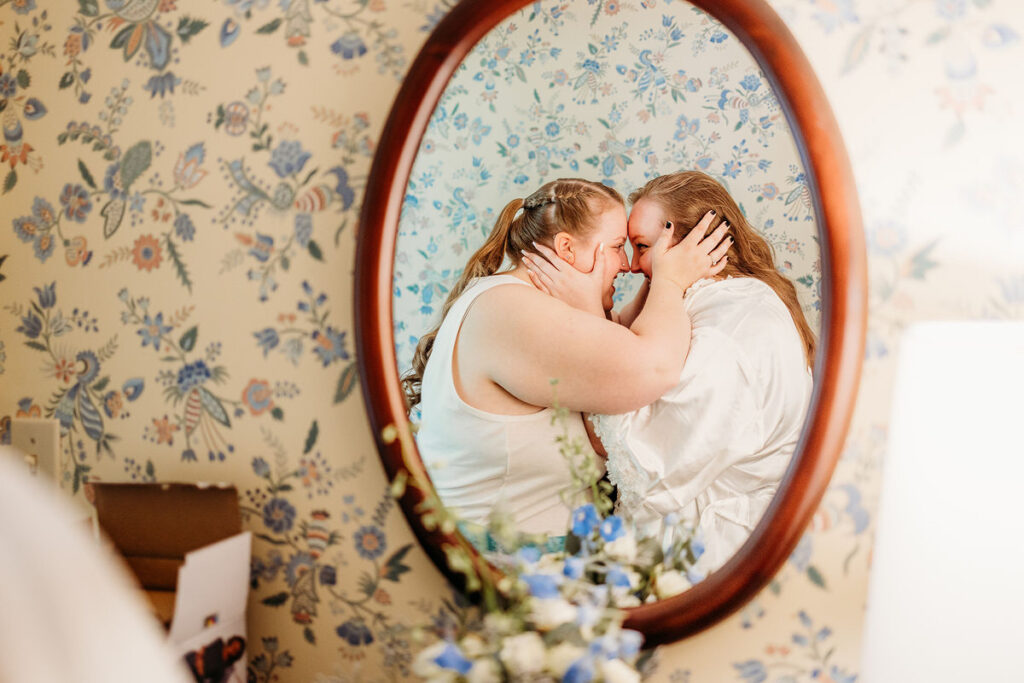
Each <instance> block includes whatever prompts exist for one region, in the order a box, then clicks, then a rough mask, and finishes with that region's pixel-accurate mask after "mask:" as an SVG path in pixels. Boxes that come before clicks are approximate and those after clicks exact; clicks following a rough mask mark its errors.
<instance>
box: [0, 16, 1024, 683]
mask: <svg viewBox="0 0 1024 683" xmlns="http://www.w3.org/2000/svg"><path fill="white" fill-rule="evenodd" d="M580 4H582V2H581V3H580ZM641 4H644V5H652V4H653V5H656V7H657V8H658V9H659V10H660V11H663V12H664V13H666V14H672V13H676V12H685V11H688V10H686V9H685V8H684V7H685V6H684V5H683V3H681V2H666V1H665V0H627V1H623V2H617V1H616V0H593V1H592V2H588V3H587V11H592V12H604V13H607V14H614V13H616V12H618V13H619V15H621V16H623V17H629V16H630V14H631V13H632V12H636V11H639V10H640V9H641V8H640V5H641ZM771 4H772V5H773V7H775V9H776V10H777V11H778V12H779V13H780V14H781V15H782V17H783V19H784V20H785V21H786V22H787V24H788V25H789V26H790V28H791V30H792V31H793V32H794V34H795V35H796V37H797V39H798V41H799V42H800V44H801V45H802V46H803V48H804V50H805V51H806V52H807V54H808V56H809V57H810V61H811V63H812V64H813V65H814V67H815V69H816V71H817V73H818V75H819V78H820V79H821V81H822V82H823V85H824V87H825V90H826V92H827V94H828V97H829V99H830V101H831V103H832V106H833V109H834V111H835V114H836V117H837V118H838V120H839V124H840V127H841V129H842V131H843V134H844V137H845V140H846V144H847V146H848V149H849V152H850V156H851V159H852V162H853V167H854V172H855V175H856V178H857V182H858V187H859V191H860V197H861V203H862V207H863V212H864V218H865V229H866V232H867V235H866V237H867V241H868V248H869V259H870V264H869V269H870V283H871V284H870V307H871V313H870V320H869V330H868V349H867V357H866V365H865V371H864V377H863V380H862V385H861V390H860V397H859V401H858V408H857V411H856V415H855V419H854V423H853V426H852V428H851V431H850V436H849V438H848V442H847V446H846V449H845V452H844V455H843V459H842V462H841V463H840V465H839V468H838V470H837V472H836V476H835V477H834V479H833V482H832V485H831V487H830V489H829V491H828V493H827V494H826V497H825V500H824V502H823V504H822V506H821V508H820V510H819V512H818V514H817V515H816V517H815V520H814V523H813V525H812V527H811V529H810V530H809V531H808V533H807V534H806V536H805V537H804V539H803V541H802V542H801V544H800V546H799V547H798V548H797V550H796V551H795V552H794V553H793V555H792V557H791V558H790V561H789V562H788V563H787V566H786V567H785V568H784V569H783V570H782V571H781V572H780V573H779V574H778V575H777V576H776V577H775V579H774V581H773V582H772V584H771V586H770V587H769V588H768V589H766V590H765V591H764V592H762V593H761V594H760V595H759V596H758V597H757V599H756V600H755V601H754V602H752V603H751V604H750V605H748V606H747V607H746V608H745V609H743V610H742V611H741V612H740V613H738V614H737V615H735V616H733V617H732V618H730V619H728V620H726V621H725V622H724V623H722V624H720V625H718V626H716V627H714V628H712V629H711V630H709V631H707V632H705V633H703V634H701V635H699V636H697V637H695V638H692V639H690V640H687V641H685V642H683V643H679V644H676V645H673V646H671V647H668V648H665V649H664V650H663V651H662V653H661V658H660V664H659V668H658V673H657V675H656V678H657V679H658V680H666V681H673V682H681V681H694V682H697V681H728V680H736V681H751V682H754V681H811V680H818V681H821V680H833V681H852V680H855V679H856V677H857V672H858V659H859V650H860V643H861V633H860V631H861V624H862V619H863V609H864V600H865V595H866V584H867V578H868V571H869V567H870V546H871V537H872V533H873V528H874V524H875V522H876V520H875V518H874V511H875V507H876V502H877V498H878V487H879V479H880V467H881V461H882V458H883V455H884V450H885V441H886V434H887V426H888V408H889V394H890V385H891V380H892V376H893V370H894V367H895V363H896V361H897V359H898V355H899V349H898V339H899V333H900V331H901V330H902V328H903V327H905V326H906V325H907V324H908V323H909V322H912V321H915V320H923V319H936V318H942V319H951V318H1021V317H1024V216H1022V201H1021V200H1020V196H1021V194H1022V190H1024V161H1022V159H1024V154H1022V152H1024V149H1021V147H1022V144H1021V136H1020V134H1019V132H1018V131H1017V130H1016V126H1015V125H1014V124H1016V119H1017V117H1019V115H1020V113H1021V111H1022V107H1021V105H1022V100H1024V96H1022V94H1021V88H1020V85H1019V75H1018V74H1019V68H1020V66H1019V65H1020V63H1021V58H1022V56H1024V49H1022V46H1021V33H1022V31H1024V16H1022V15H1024V10H1022V9H1021V8H1020V6H1019V4H1017V3H1016V2H1014V1H1013V0H907V1H903V2H900V1H898V0H897V1H896V2H889V1H885V2H883V1H882V0H821V1H820V2H819V1H813V0H773V1H772V3H771ZM445 10H446V6H445V5H444V4H443V3H440V4H439V3H435V2H424V1H422V0H357V1H355V2H348V1H345V0H330V1H329V2H314V1H313V0H278V1H275V2H270V0H222V1H221V2H212V1H211V2H204V3H197V2H186V1H185V0H104V1H102V2H98V1H97V0H80V1H79V2H78V3H77V4H75V3H71V2H57V1H56V0H7V1H6V2H3V0H0V69H2V72H0V103H2V104H0V106H2V107H3V110H2V111H0V124H2V134H3V140H2V141H0V183H2V187H0V190H3V193H2V194H0V259H2V261H0V274H2V275H3V276H4V279H3V280H2V281H0V298H2V302H3V310H2V311H0V367H2V374H0V414H2V415H11V416H14V415H17V414H19V413H25V414H47V415H53V416H55V417H57V418H58V419H61V420H62V423H63V424H64V425H66V428H67V430H68V436H67V438H66V439H65V440H64V443H65V446H66V450H67V453H66V456H65V472H66V482H65V484H66V487H67V488H68V489H69V490H72V489H74V488H75V485H76V483H79V482H80V481H81V479H82V478H83V477H90V478H101V479H105V480H126V479H137V480H138V479H182V480H211V479H214V480H228V481H232V482H234V483H236V484H237V485H238V487H239V489H240V492H241V494H242V504H243V507H244V508H245V509H246V524H247V526H248V528H250V529H252V530H253V531H254V532H255V533H256V534H257V536H258V540H257V542H256V544H255V547H254V566H253V581H252V585H253V590H252V601H251V610H250V614H251V618H250V635H251V642H250V679H251V680H254V681H267V680H280V681H317V682H319V683H326V682H327V681H348V680H360V681H363V680H391V679H400V678H403V677H405V676H407V675H408V666H409V661H410V658H411V656H412V654H413V653H414V652H415V650H416V645H415V643H413V642H411V640H410V638H409V633H408V627H410V626H413V625H417V624H427V625H429V624H431V623H433V622H437V621H440V620H444V619H446V618H450V617H449V614H450V613H449V611H448V608H447V607H446V602H445V599H444V596H446V595H448V594H449V591H448V589H447V588H446V586H445V584H444V582H443V580H442V579H441V578H440V576H439V575H438V573H437V572H436V571H435V570H434V569H433V567H432V566H431V565H430V564H429V562H428V561H427V560H426V558H425V556H424V555H423V554H422V552H421V551H419V550H418V549H417V548H416V547H415V545H414V543H413V538H412V536H411V534H410V533H409V531H408V529H407V527H406V526H405V523H404V521H403V520H402V518H401V515H400V514H399V513H398V512H397V511H396V510H395V509H394V507H393V505H391V503H390V501H389V499H388V498H387V497H386V495H385V480H384V476H383V472H382V470H381V468H380V467H379V466H378V465H377V463H376V460H375V457H376V456H375V451H374V448H373V443H372V440H371V435H370V434H369V430H368V428H367V426H366V419H365V414H364V410H363V406H362V402H361V399H360V397H359V396H358V387H357V383H356V382H355V381H354V380H355V376H354V370H353V368H354V359H353V358H352V350H353V345H352V342H351V338H350V337H351V334H352V301H351V297H352V284H351V283H352V279H351V272H352V268H353V261H352V259H353V256H354V246H355V240H356V239H358V236H357V231H356V229H355V222H356V216H357V214H358V208H359V207H358V204H359V200H360V197H361V191H362V189H363V187H364V184H365V179H366V174H367V172H368V169H369V165H370V160H371V158H372V155H373V151H374V147H375V142H376V138H377V136H378V134H379V131H380V128H381V126H382V124H383V121H384V119H385V118H386V115H387V112H388V109H389V107H390V104H391V100H392V98H393V96H394V94H395V92H396V90H397V87H398V84H399V82H400V79H401V76H402V73H403V72H404V70H405V69H406V68H407V66H408V63H409V61H410V60H411V59H412V57H413V56H414V55H415V52H416V50H417V49H418V48H419V46H420V45H421V44H422V42H423V40H424V39H425V37H426V35H427V32H428V31H429V30H430V28H431V27H432V26H433V25H434V23H436V21H437V20H438V18H439V17H440V16H442V14H443V13H444V11H445ZM965 460H969V454H965ZM961 540H962V539H955V542H959V541H961ZM71 571H73V568H69V572H71ZM911 627H912V624H908V628H911Z"/></svg>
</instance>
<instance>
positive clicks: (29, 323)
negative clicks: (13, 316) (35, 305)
mask: <svg viewBox="0 0 1024 683" xmlns="http://www.w3.org/2000/svg"><path fill="white" fill-rule="evenodd" d="M16 331H17V332H21V333H22V334H24V335H25V336H26V337H28V338H29V339H35V338H37V337H38V336H39V334H40V333H41V332H42V331H43V321H42V319H41V318H40V317H39V316H37V315H36V314H35V313H29V314H28V315H26V316H23V317H22V318H21V325H19V326H18V329H17V330H16Z"/></svg>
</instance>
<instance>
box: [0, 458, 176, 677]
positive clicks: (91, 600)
mask: <svg viewBox="0 0 1024 683" xmlns="http://www.w3.org/2000/svg"><path fill="white" fill-rule="evenodd" d="M44 483H46V482H42V481H36V478H35V477H32V476H30V475H28V473H27V471H26V468H25V467H24V466H23V465H22V463H21V462H20V454H18V456H17V459H15V458H12V457H10V456H9V454H8V453H4V452H0V608H2V609H0V681H11V682H12V683H13V682H14V681H18V682H21V681H25V682H28V681H31V682H32V683H68V681H75V682H76V683H133V682H134V681H147V682H151V683H185V682H186V681H190V680H192V677H191V676H190V675H189V674H188V673H187V670H186V669H185V668H184V664H183V662H182V660H181V659H180V658H178V657H176V656H175V655H174V653H173V652H172V651H171V649H170V647H169V646H168V645H167V643H166V641H165V637H166V636H165V635H164V633H163V632H162V631H161V630H160V626H159V624H158V623H157V621H156V619H155V618H153V617H152V616H151V615H150V614H149V613H148V612H149V610H148V609H147V607H146V606H145V604H144V603H143V598H142V593H141V591H139V590H138V589H137V588H136V587H135V586H134V585H133V583H132V580H131V579H130V578H129V576H128V573H127V570H126V569H125V568H124V567H123V566H121V565H120V564H119V563H118V562H117V561H116V560H115V558H114V557H113V556H112V555H110V554H109V552H108V551H107V550H106V549H105V548H104V547H102V546H100V545H99V544H98V543H97V542H96V541H95V540H93V539H92V538H91V537H90V535H89V534H88V530H87V529H86V528H85V523H84V521H83V520H82V519H81V515H76V514H75V513H74V512H72V508H71V505H70V503H69V502H68V501H66V500H63V499H61V497H60V496H59V495H58V493H57V492H56V490H55V489H54V488H53V487H52V486H45V485H44Z"/></svg>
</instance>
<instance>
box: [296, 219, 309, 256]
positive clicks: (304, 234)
mask: <svg viewBox="0 0 1024 683" xmlns="http://www.w3.org/2000/svg"><path fill="white" fill-rule="evenodd" d="M311 237H313V217H312V216H310V215H309V214H308V213H299V214H295V241H296V242H298V243H299V246H300V247H302V248H303V249H305V248H307V247H308V246H309V240H310V238H311Z"/></svg>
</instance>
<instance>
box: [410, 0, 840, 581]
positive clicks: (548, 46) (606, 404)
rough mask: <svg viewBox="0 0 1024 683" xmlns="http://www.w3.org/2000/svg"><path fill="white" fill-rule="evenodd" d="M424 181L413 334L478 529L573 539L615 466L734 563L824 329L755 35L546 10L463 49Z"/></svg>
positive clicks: (643, 507)
mask: <svg viewBox="0 0 1024 683" xmlns="http://www.w3.org/2000/svg"><path fill="white" fill-rule="evenodd" d="M410 178H411V179H410V182H409V186H408V190H407V194H406V199H405V203H404V205H403V211H402V216H401V220H400V225H399V236H398V244H397V250H396V254H395V274H394V316H395V317H394V329H395V348H396V352H397V356H398V362H399V370H400V372H401V374H402V375H403V377H404V378H405V379H404V381H403V387H404V388H405V390H406V393H407V396H408V402H409V405H410V409H411V410H410V415H411V417H412V418H413V421H414V423H416V424H417V425H418V428H419V431H418V433H417V437H416V440H417V445H418V448H419V451H420V455H421V457H422V459H423V461H424V464H425V466H426V468H427V471H428V472H429V474H430V476H431V479H432V481H433V483H434V486H435V487H436V489H437V492H438V494H439V496H440V499H441V500H442V501H443V502H444V503H445V504H446V505H447V506H449V507H451V508H453V509H455V510H456V511H457V513H458V515H459V516H460V518H461V519H462V520H464V522H465V525H464V526H463V530H464V532H465V533H466V534H467V537H468V538H470V540H471V541H473V542H474V543H475V544H477V545H478V546H480V547H481V549H482V550H485V551H488V550H495V549H497V546H498V545H500V544H498V543H496V542H495V540H494V539H492V538H489V536H488V534H487V533H486V532H479V533H478V531H479V530H480V529H482V528H483V526H484V525H486V524H487V522H488V519H489V517H490V516H491V515H492V513H494V512H495V510H500V511H501V513H502V514H503V515H505V516H506V517H507V518H508V519H510V520H511V521H512V522H514V524H515V526H516V527H517V528H518V529H519V530H521V531H523V532H526V533H530V534H538V535H540V537H542V538H543V539H544V540H543V547H544V548H545V549H548V550H558V549H561V548H562V547H563V546H564V543H565V539H566V534H567V529H568V528H569V527H570V525H571V524H572V522H573V520H572V519H571V512H572V510H573V509H574V508H575V507H576V506H577V505H579V504H580V503H581V502H584V501H587V500H590V499H591V498H592V496H593V494H594V492H595V491H599V489H598V488H596V487H594V486H591V485H590V483H591V482H590V480H591V479H592V478H597V477H600V476H603V477H604V479H605V481H606V482H608V483H607V484H603V485H602V486H604V487H605V488H606V489H608V488H611V489H612V490H613V497H614V499H615V510H616V513H617V514H618V515H619V516H621V517H622V518H624V519H626V520H627V522H628V523H629V524H631V525H634V526H635V527H636V528H647V529H651V528H662V527H663V526H664V525H665V524H666V522H667V523H668V524H669V525H678V524H681V525H683V526H685V527H686V528H689V529H692V530H694V532H695V533H696V534H697V538H699V540H700V542H701V544H702V545H703V547H704V549H705V550H704V553H703V554H702V555H701V556H700V557H699V559H698V561H697V564H696V567H695V571H694V575H696V576H697V577H698V578H699V577H700V576H703V575H706V574H707V573H709V572H711V571H714V570H715V569H716V568H718V567H719V566H721V565H722V564H723V563H724V562H725V561H726V560H728V558H729V557H730V556H731V555H732V554H734V553H735V551H736V550H737V549H738V548H739V547H740V546H741V545H742V543H743V542H744V540H745V539H746V538H747V536H748V535H749V534H750V532H751V531H752V530H753V528H754V527H755V526H756V525H757V523H758V521H759V520H760V518H761V516H762V515H763V513H764V511H765V509H766V508H767V506H768V504H769V503H770V502H771V500H772V497H773V496H774V495H775V492H776V490H777V487H778V484H779V482H780V480H781V478H782V476H783V474H784V473H785V470H786V468H787V466H788V464H789V461H790V460H791V458H792V455H793V453H794V450H795V447H796V443H797V440H798V438H799V435H800V432H801V429H802V427H803V422H804V418H805V415H806V411H807V408H808V405H809V402H810V396H811V389H812V383H813V381H812V377H811V371H810V370H811V365H812V362H813V354H814V345H815V338H816V333H817V330H818V325H819V321H820V315H819V311H820V283H821V263H820V254H819V251H818V238H817V235H818V229H817V224H816V220H815V215H814V211H813V206H812V201H811V195H810V191H809V189H808V186H807V181H806V178H805V175H804V171H803V168H802V165H801V162H800V159H799V154H798V152H797V148H796V145H795V143H794V139H793V136H792V133H791V131H790V129H789V127H788V125H787V123H786V120H785V117H784V115H783V112H782V110H781V108H780V106H779V103H778V101H777V99H776V97H775V95H774V94H773V92H772V90H771V87H770V84H769V83H768V81H767V80H766V78H765V77H764V75H763V74H762V72H761V71H760V69H759V68H758V66H757V64H756V62H755V61H754V60H753V58H752V57H751V56H750V54H749V53H748V52H747V50H746V48H745V47H743V45H742V44H741V43H740V42H739V41H738V40H737V39H736V37H735V36H733V35H732V34H730V33H729V32H728V31H727V30H726V29H724V27H723V26H722V25H721V24H720V23H718V22H717V21H715V20H714V19H712V18H710V17H709V16H708V15H707V14H705V13H703V12H702V11H700V10H697V9H696V8H693V7H690V6H686V5H684V4H683V3H672V4H671V5H663V4H657V3H654V2H643V3H641V4H640V5H639V6H634V7H632V8H630V9H627V8H625V7H622V6H620V5H619V4H618V3H612V2H599V3H596V4H595V3H589V2H583V1H582V0H579V1H577V2H565V1H562V2H540V3H535V4H532V5H530V6H528V7H526V8H524V9H523V10H521V11H519V12H517V13H516V14H514V15H513V16H511V17H509V18H508V19H506V20H505V21H503V22H502V23H501V24H499V25H498V26H497V27H496V28H495V29H493V30H492V31H491V32H489V33H488V34H487V35H486V36H485V37H484V38H483V39H482V40H481V41H480V42H479V43H478V44H477V45H476V47H475V48H474V49H473V51H472V52H471V53H470V55H469V56H468V57H467V58H466V60H464V62H463V63H462V64H461V65H460V67H459V68H458V70H457V71H456V74H455V76H454V77H453V78H452V80H451V81H450V82H449V84H448V86H447V88H446V90H445V92H444V94H443V95H442V97H441V100H440V102H439V104H438V106H437V108H436V109H435V111H434V114H433V116H432V118H431V120H430V123H429V126H428V129H427V131H426V133H425V136H424V139H423V141H422V143H421V146H420V150H419V153H418V155H417V158H416V161H415V164H414V167H413V170H412V174H411V176H410ZM556 417H557V418H558V419H555V418H556ZM566 451H569V452H570V454H571V455H573V457H571V458H566V457H563V456H564V454H565V452H566ZM588 458H589V459H588ZM580 463H594V465H593V467H592V468H591V469H588V468H590V465H581V464H580ZM581 468H582V470H581ZM584 470H585V471H584ZM612 487H614V488H612ZM570 538H571V537H570ZM570 542H571V541H570Z"/></svg>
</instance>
